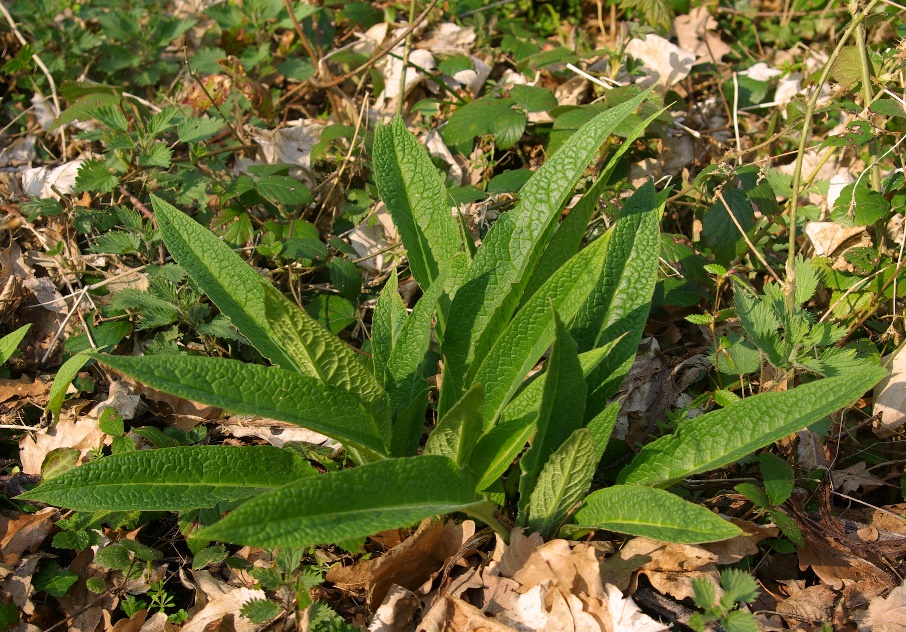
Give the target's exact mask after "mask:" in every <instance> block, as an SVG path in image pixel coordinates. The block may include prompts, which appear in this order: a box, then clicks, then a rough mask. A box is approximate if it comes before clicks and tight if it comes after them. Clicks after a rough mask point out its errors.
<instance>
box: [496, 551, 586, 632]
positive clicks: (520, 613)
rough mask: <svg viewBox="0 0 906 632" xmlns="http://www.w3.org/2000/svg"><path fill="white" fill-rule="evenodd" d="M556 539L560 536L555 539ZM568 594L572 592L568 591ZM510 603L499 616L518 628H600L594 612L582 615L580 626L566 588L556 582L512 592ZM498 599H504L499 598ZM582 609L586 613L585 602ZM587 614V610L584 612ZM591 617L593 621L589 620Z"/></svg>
mask: <svg viewBox="0 0 906 632" xmlns="http://www.w3.org/2000/svg"><path fill="white" fill-rule="evenodd" d="M554 541H556V540H554ZM565 594H566V595H568V594H569V593H568V592H567V593H565ZM508 597H510V598H511V599H509V600H507V601H508V603H506V604H501V605H503V606H504V609H503V611H502V612H500V613H498V614H497V616H496V619H497V620H498V621H500V622H501V623H504V624H507V625H510V626H512V627H514V628H516V629H517V630H545V631H547V632H600V630H601V627H600V625H598V624H597V622H596V621H595V620H594V618H593V617H591V616H590V615H589V616H587V618H586V617H582V619H581V620H580V621H581V622H580V623H579V627H577V626H576V623H577V621H576V620H574V619H573V616H572V610H571V609H570V607H569V603H568V602H567V601H566V597H565V596H564V593H563V591H561V590H558V589H557V588H556V587H555V586H554V585H553V583H552V582H550V581H544V582H542V583H540V584H537V585H535V586H534V587H533V588H532V589H531V590H529V591H528V592H525V593H522V594H517V593H509V594H508ZM498 603H500V602H499V601H498ZM579 612H580V613H582V610H581V605H580V607H579ZM582 614H585V613H582ZM589 619H590V621H589Z"/></svg>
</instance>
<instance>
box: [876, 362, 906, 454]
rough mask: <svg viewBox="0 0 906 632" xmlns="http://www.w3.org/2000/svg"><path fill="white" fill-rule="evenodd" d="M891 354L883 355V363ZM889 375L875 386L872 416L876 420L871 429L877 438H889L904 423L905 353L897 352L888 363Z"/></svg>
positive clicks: (905, 420) (905, 413)
mask: <svg viewBox="0 0 906 632" xmlns="http://www.w3.org/2000/svg"><path fill="white" fill-rule="evenodd" d="M890 360H891V356H890V355H888V356H884V364H885V365H887V363H888V362H889V361H890ZM889 367H890V377H887V378H885V379H883V380H881V382H880V383H879V384H878V385H877V386H875V389H874V407H873V408H872V411H871V412H872V416H873V417H874V418H875V419H876V420H877V421H875V422H874V423H873V424H872V431H873V432H874V433H875V436H876V437H878V438H879V439H889V438H890V437H893V436H895V435H897V434H899V433H900V431H901V430H902V429H903V425H904V424H906V353H901V352H897V354H896V355H894V356H893V361H892V362H890V364H889Z"/></svg>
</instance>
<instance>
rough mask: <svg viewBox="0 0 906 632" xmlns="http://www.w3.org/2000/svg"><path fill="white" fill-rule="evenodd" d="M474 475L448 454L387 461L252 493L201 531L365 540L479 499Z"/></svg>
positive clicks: (310, 541)
mask: <svg viewBox="0 0 906 632" xmlns="http://www.w3.org/2000/svg"><path fill="white" fill-rule="evenodd" d="M476 499H477V496H476V494H475V481H474V480H473V478H472V476H471V475H470V474H468V472H466V471H465V470H462V469H460V468H459V467H458V466H457V465H456V464H455V463H453V461H451V460H450V459H448V458H447V457H443V456H437V455H424V456H417V457H410V458H405V459H386V460H384V461H378V462H375V463H369V464H367V465H363V466H361V467H355V468H352V469H348V470H343V471H340V472H334V473H330V474H324V475H321V476H316V477H314V478H308V479H305V480H304V481H299V482H298V483H290V484H289V485H287V486H285V487H283V488H281V489H278V490H276V491H273V492H270V493H268V494H263V495H261V496H258V497H257V498H254V499H253V500H251V501H249V502H247V503H245V504H244V505H242V506H241V507H239V508H238V509H236V510H235V511H234V512H233V513H231V514H230V515H228V516H227V517H226V518H224V519H223V520H221V521H220V522H218V523H217V524H215V525H213V526H211V527H208V528H207V529H205V530H204V531H202V532H201V533H200V534H199V537H202V538H205V539H208V540H217V541H221V542H234V543H236V544H247V545H250V546H260V547H264V548H268V549H270V548H275V547H286V546H311V545H314V544H323V543H325V542H338V541H342V540H349V539H352V538H362V537H365V536H369V535H372V534H374V533H377V532H378V531H383V530H384V529H393V528H397V527H404V526H408V525H410V524H414V523H417V522H419V521H420V520H423V519H425V518H429V517H431V516H436V515H445V514H449V513H452V512H454V511H466V510H467V509H468V507H469V506H470V505H473V504H475V502H476Z"/></svg>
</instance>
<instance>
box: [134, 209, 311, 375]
mask: <svg viewBox="0 0 906 632" xmlns="http://www.w3.org/2000/svg"><path fill="white" fill-rule="evenodd" d="M151 206H152V207H153V208H154V212H155V214H156V216H157V221H158V225H159V227H160V232H161V235H162V236H163V238H164V243H166V244H167V249H168V250H169V251H170V254H171V255H173V259H175V260H176V262H177V263H178V264H179V265H181V266H182V268H183V269H184V270H185V271H186V272H188V274H189V276H191V277H192V279H193V280H194V281H195V282H196V283H197V284H198V285H199V286H200V287H201V289H202V290H203V291H204V293H205V294H206V295H207V296H208V298H210V299H211V300H212V301H213V302H214V304H215V305H217V307H218V308H220V311H221V312H223V313H224V314H226V315H227V316H229V317H230V320H231V321H232V322H233V324H234V325H236V327H237V328H238V329H239V331H240V332H242V335H244V336H245V337H246V338H248V340H249V342H251V343H252V344H253V345H254V346H255V348H256V349H258V351H260V352H261V354H262V355H263V356H265V357H266V358H268V359H270V360H271V362H273V363H274V364H276V365H278V366H281V367H283V368H284V369H293V368H294V363H293V361H292V358H290V357H289V356H288V355H287V354H286V352H285V351H284V350H283V349H282V348H281V347H280V345H278V344H277V343H276V342H274V338H273V330H272V329H271V326H270V323H269V322H268V319H267V315H266V314H265V311H264V286H263V285H262V283H261V276H260V275H259V274H258V273H257V272H255V271H254V270H253V269H252V268H251V267H250V266H249V265H248V264H247V263H246V262H245V261H243V260H242V259H240V258H239V255H237V254H236V253H235V252H233V251H232V250H230V247H229V246H227V245H226V244H225V243H223V241H221V240H220V239H219V238H218V237H217V236H216V235H215V234H214V233H212V232H211V231H209V230H207V229H206V228H204V227H203V226H201V225H200V224H198V223H197V222H196V221H195V220H193V219H191V218H190V217H189V216H188V215H186V214H185V213H183V212H182V211H180V210H179V209H177V208H176V207H175V206H173V205H171V204H169V203H167V202H165V201H164V200H162V199H160V198H159V197H156V196H154V195H152V196H151Z"/></svg>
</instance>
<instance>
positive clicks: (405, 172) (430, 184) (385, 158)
mask: <svg viewBox="0 0 906 632" xmlns="http://www.w3.org/2000/svg"><path fill="white" fill-rule="evenodd" d="M374 169H375V181H376V182H377V186H378V192H379V193H380V196H381V200H383V201H384V204H386V205H387V210H388V211H389V212H390V216H391V217H392V218H393V223H394V224H395V225H396V227H397V229H398V230H399V232H400V237H401V238H402V240H403V245H404V246H405V247H406V254H407V256H408V258H409V266H410V268H411V269H412V276H414V277H415V280H416V281H417V282H418V284H419V286H420V287H421V288H422V290H425V291H426V290H428V289H429V288H430V287H431V284H432V283H434V281H435V279H436V278H437V276H438V274H439V273H440V270H441V269H442V268H444V267H446V266H447V264H448V263H449V262H450V261H451V260H452V259H453V257H454V256H455V255H456V253H457V252H459V251H460V250H461V248H462V240H461V239H460V236H459V227H458V226H457V224H456V220H455V219H454V218H453V215H452V213H451V212H450V205H449V204H448V203H447V196H446V190H445V188H444V184H443V182H442V181H441V179H440V176H439V174H438V173H437V169H436V168H435V167H434V164H433V163H432V162H431V159H430V158H429V157H428V154H427V152H426V151H425V149H424V147H422V146H421V144H420V143H419V142H418V140H416V138H415V136H413V135H412V134H411V133H410V132H409V131H408V130H407V129H406V124H405V122H404V121H403V119H402V118H400V117H396V118H395V119H393V122H392V123H391V124H390V125H387V126H382V127H379V128H378V129H377V131H376V133H375V137H374Z"/></svg>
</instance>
